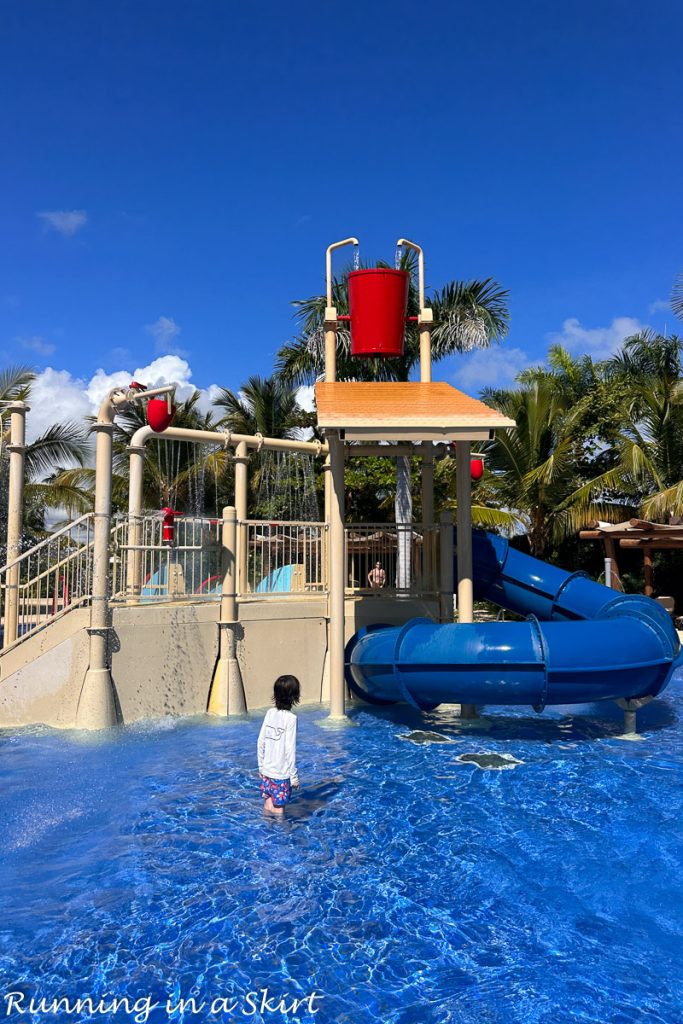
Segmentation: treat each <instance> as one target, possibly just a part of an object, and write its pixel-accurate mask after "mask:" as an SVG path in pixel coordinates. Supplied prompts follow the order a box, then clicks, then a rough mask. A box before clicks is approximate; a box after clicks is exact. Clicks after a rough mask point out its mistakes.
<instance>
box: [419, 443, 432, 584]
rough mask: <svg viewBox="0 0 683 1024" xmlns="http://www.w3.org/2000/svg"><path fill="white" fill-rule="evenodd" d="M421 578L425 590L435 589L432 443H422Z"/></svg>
mask: <svg viewBox="0 0 683 1024" xmlns="http://www.w3.org/2000/svg"><path fill="white" fill-rule="evenodd" d="M421 483H422V525H423V538H422V559H423V561H422V579H423V588H424V590H426V591H429V592H431V591H433V590H435V589H436V587H435V581H434V575H435V569H436V566H435V565H434V550H435V549H434V544H433V540H434V532H433V529H432V528H433V526H434V445H433V444H432V443H431V441H423V443H422V481H421Z"/></svg>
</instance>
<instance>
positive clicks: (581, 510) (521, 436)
mask: <svg viewBox="0 0 683 1024" xmlns="http://www.w3.org/2000/svg"><path fill="white" fill-rule="evenodd" d="M522 376H524V375H522ZM484 398H485V400H486V401H488V402H489V403H490V404H491V405H493V406H495V408H497V409H499V410H500V411H501V412H502V413H504V414H505V415H506V416H509V417H510V418H511V419H514V420H515V423H516V426H515V427H513V428H512V429H511V430H505V431H500V432H499V433H498V434H497V435H496V437H495V438H494V439H493V440H492V441H490V442H487V444H486V445H485V446H484V448H485V451H486V453H487V455H488V459H487V468H488V473H487V476H486V478H485V488H484V491H483V494H484V495H485V496H486V497H487V498H488V502H489V503H490V504H491V505H493V506H494V507H497V511H498V516H501V515H506V516H507V517H508V520H509V521H508V523H507V524H506V523H505V521H504V520H501V524H500V525H503V526H505V525H507V526H508V530H512V529H513V528H514V525H515V521H516V522H517V523H520V522H521V523H523V525H524V529H525V532H526V534H527V537H528V540H529V546H530V548H531V553H532V554H533V555H535V556H536V557H542V556H543V555H544V554H545V552H546V550H547V548H548V545H549V544H550V542H551V541H552V542H557V541H560V540H562V539H564V538H565V537H567V536H569V535H570V534H573V533H575V532H576V531H577V530H578V529H580V528H581V526H583V525H584V524H585V523H586V521H588V520H590V519H603V520H604V519H615V518H620V517H621V518H623V513H624V508H623V505H619V503H618V502H616V501H614V500H609V499H608V498H606V497H605V495H606V494H607V493H608V489H609V487H610V486H613V485H614V482H615V480H614V474H613V472H611V471H610V470H609V469H608V470H605V471H603V472H601V473H596V474H595V475H593V476H592V477H590V476H589V475H588V474H587V472H586V466H581V464H580V463H579V462H578V461H577V457H576V444H577V440H576V439H577V426H578V424H579V423H580V420H581V416H582V414H583V409H582V408H581V407H580V406H577V405H576V404H573V403H572V402H571V401H570V400H569V397H568V395H567V393H566V392H563V390H562V388H561V387H559V386H558V385H557V382H556V381H555V380H553V378H552V375H543V374H542V373H541V374H539V375H538V376H537V377H536V378H535V379H533V378H532V379H530V380H527V381H526V382H525V383H523V384H522V386H521V387H519V388H517V389H512V390H497V391H494V390H491V391H487V392H485V393H484ZM587 477H588V478H587Z"/></svg>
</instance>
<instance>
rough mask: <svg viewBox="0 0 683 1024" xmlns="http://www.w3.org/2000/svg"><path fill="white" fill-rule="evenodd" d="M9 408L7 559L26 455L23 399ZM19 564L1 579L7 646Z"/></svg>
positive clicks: (16, 548) (17, 524) (12, 634)
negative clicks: (3, 586)
mask: <svg viewBox="0 0 683 1024" xmlns="http://www.w3.org/2000/svg"><path fill="white" fill-rule="evenodd" d="M8 408H9V411H10V443H9V444H8V445H7V450H8V451H9V453H10V457H9V482H8V491H7V561H8V562H13V561H14V560H15V559H17V558H19V555H20V554H21V536H22V532H23V529H24V462H25V458H26V413H27V412H28V411H29V406H28V405H27V404H26V402H19V401H17V402H12V403H11V404H10V405H9V407H8ZM20 571H21V566H20V564H19V562H15V564H14V565H12V566H10V568H9V569H8V570H7V578H6V581H5V586H6V590H5V623H4V625H5V629H4V635H3V647H9V645H10V644H13V643H14V641H15V640H16V639H17V636H18V634H19V579H20Z"/></svg>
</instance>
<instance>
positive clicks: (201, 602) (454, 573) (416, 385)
mask: <svg viewBox="0 0 683 1024" xmlns="http://www.w3.org/2000/svg"><path fill="white" fill-rule="evenodd" d="M349 245H352V246H354V247H356V249H357V247H358V240H357V239H356V238H347V239H344V240H342V241H340V242H336V243H334V244H332V245H330V246H329V247H328V249H327V253H326V272H327V307H326V311H325V322H324V346H325V349H324V351H325V372H324V376H323V379H321V380H320V381H319V382H318V383H317V384H316V387H315V398H316V409H317V419H318V426H319V428H320V431H321V432H322V436H323V437H324V440H323V441H316V440H305V439H299V440H297V439H294V440H287V439H282V438H268V437H263V436H261V435H259V434H256V435H247V434H239V433H234V432H232V431H230V430H219V431H203V430H189V429H185V428H181V427H174V426H173V425H172V424H173V412H174V406H173V396H174V385H173V383H168V384H165V385H163V386H161V387H156V388H153V389H150V390H147V389H145V388H144V387H143V386H142V385H140V384H138V383H136V382H132V383H131V384H130V386H129V387H128V388H119V389H116V390H114V391H112V392H111V393H110V394H109V395H108V397H107V398H106V399H105V401H104V402H103V404H102V407H101V409H100V412H99V415H98V417H97V422H96V423H95V424H94V426H93V431H94V433H95V438H96V487H95V507H94V511H93V512H92V513H88V514H86V515H83V516H81V517H79V518H78V519H76V520H74V521H73V522H71V523H69V524H68V525H67V526H65V527H63V528H61V529H59V530H57V531H56V532H54V533H53V534H51V535H50V536H49V537H47V538H46V539H45V540H43V541H41V542H40V543H39V544H37V545H35V546H34V547H32V548H30V549H29V550H27V551H22V516H23V479H24V465H23V457H24V451H25V424H26V415H27V412H28V411H29V410H28V406H27V405H26V404H25V403H23V402H13V403H12V404H11V406H10V409H9V412H10V416H11V437H10V445H9V450H10V478H9V515H8V534H7V564H6V565H5V566H3V567H2V568H1V569H0V587H1V588H2V600H3V619H2V622H3V649H2V652H1V653H0V726H21V725H28V724H33V723H45V724H48V725H52V726H58V727H64V728H71V727H76V728H83V729H101V728H107V727H111V726H113V725H115V724H117V723H118V722H131V721H135V720H138V719H142V718H150V717H160V716H164V715H190V714H199V713H203V712H206V711H208V712H209V713H211V714H213V715H221V716H241V715H244V713H245V712H246V711H248V710H249V709H251V708H256V707H262V706H264V705H265V704H266V703H267V702H268V700H269V696H270V688H271V686H272V678H273V666H274V665H275V664H276V663H277V666H278V671H280V670H283V671H288V672H292V673H294V674H296V675H297V676H299V678H300V679H301V682H302V690H303V698H304V701H305V702H306V703H309V704H316V703H317V704H323V705H328V706H329V721H330V722H331V723H339V724H341V723H344V722H345V721H346V702H347V699H348V696H349V695H350V694H351V695H353V696H354V697H356V698H358V699H362V700H364V701H367V702H369V703H375V704H384V703H393V702H396V701H407V702H408V703H409V704H411V705H413V707H415V708H418V709H423V710H430V709H433V708H435V707H436V706H438V705H439V704H442V703H448V704H459V705H460V706H461V711H462V714H463V716H465V717H466V716H468V715H471V716H473V715H475V714H476V708H477V707H481V706H482V705H487V704H500V705H506V704H507V705H530V706H532V707H534V708H535V709H536V710H537V711H539V712H540V711H542V710H543V708H544V707H546V706H548V705H572V704H584V703H592V702H594V701H601V700H611V701H618V702H619V703H620V706H621V707H622V708H623V710H624V716H625V732H633V731H634V730H635V726H636V722H635V715H636V711H637V709H638V708H639V707H640V706H642V704H643V703H646V702H647V701H649V700H651V699H652V698H653V697H656V696H657V695H658V694H659V693H661V691H662V690H663V689H664V687H665V686H666V685H667V683H668V682H669V680H670V678H671V675H672V673H673V671H674V669H675V668H676V667H677V665H679V664H680V660H681V647H680V641H679V637H678V635H677V632H676V630H675V628H674V624H673V622H672V620H671V616H670V615H669V614H668V613H667V611H666V610H665V609H664V608H663V607H662V606H661V605H659V604H657V603H656V602H655V601H653V600H651V599H650V598H649V597H641V596H638V595H626V594H623V593H619V592H616V591H615V590H613V589H611V588H609V587H606V586H603V585H601V584H599V583H595V582H594V581H592V580H590V579H589V578H588V577H587V576H586V575H585V574H584V573H570V572H565V571H563V570H560V569H558V568H556V567H554V566H551V565H549V564H546V563H543V562H541V561H539V560H537V559H534V558H532V557H530V556H528V555H525V554H523V553H522V552H520V551H519V550H517V549H516V548H514V547H513V546H512V545H511V544H510V543H509V542H508V541H507V540H506V539H505V538H502V537H499V536H496V535H493V534H489V533H483V532H480V531H473V529H472V519H471V480H472V476H473V475H474V476H476V474H477V473H478V472H479V471H480V464H479V466H477V461H478V460H477V453H476V452H475V453H474V455H473V452H472V445H473V444H475V445H476V444H478V443H479V444H481V443H483V442H485V441H487V440H489V439H490V438H491V437H492V436H493V434H494V432H495V431H499V430H507V429H510V428H511V427H513V426H514V423H513V421H512V420H510V419H508V418H506V417H505V416H503V415H502V414H501V413H499V412H498V411H496V410H495V409H492V408H489V407H488V406H487V405H485V404H484V403H483V402H481V401H479V400H478V399H475V398H472V397H470V396H468V395H466V394H464V393H463V392H461V391H458V390H457V389H455V388H454V387H452V386H451V385H449V384H447V383H443V382H438V381H433V380H432V349H431V346H432V331H433V328H434V322H433V315H432V310H431V309H430V307H429V306H428V305H427V303H426V300H425V287H424V256H423V251H422V249H421V247H420V246H418V245H416V244H415V243H413V242H410V241H409V240H407V239H403V238H402V239H399V241H398V247H399V249H404V248H409V249H412V250H413V251H414V252H415V253H416V255H417V262H418V288H419V313H418V316H417V318H416V320H417V326H418V330H419V334H420V373H419V380H418V381H400V382H386V381H381V382H379V381H378V382H369V383H366V382H362V383H361V382H358V381H338V380H337V351H338V331H339V328H340V324H343V323H344V322H345V321H349V322H350V330H351V355H352V357H354V358H358V359H364V358H367V357H374V358H391V357H392V356H396V355H399V354H400V353H401V350H402V345H403V335H404V329H405V323H406V304H407V295H408V285H409V274H408V272H407V271H405V270H402V269H399V268H398V267H397V268H396V269H390V268H384V267H383V268H373V269H360V268H357V269H355V270H353V271H351V272H350V273H349V303H350V312H349V314H348V316H343V315H341V314H338V312H337V310H336V308H335V307H334V305H333V293H332V257H333V253H334V252H335V251H336V250H337V249H339V248H341V247H345V246H349ZM137 403H146V405H147V415H148V425H147V426H144V427H141V428H140V429H139V430H138V431H137V432H136V433H135V434H134V436H133V438H132V440H131V443H130V446H129V452H128V454H129V504H128V512H127V514H126V515H123V516H118V517H117V516H113V515H112V472H113V469H112V466H113V433H114V424H115V418H116V415H117V413H118V412H119V411H121V410H123V409H126V408H129V407H130V406H131V405H133V404H137ZM172 441H183V442H187V443H190V444H196V445H201V446H204V447H207V448H213V449H224V450H225V451H226V452H227V453H229V455H230V457H231V458H233V459H234V466H235V495H234V502H233V504H232V505H229V506H227V507H226V508H224V510H223V514H222V517H220V518H208V517H205V516H198V515H192V514H180V513H178V512H177V511H176V510H175V509H173V508H170V507H166V508H163V509H162V510H161V511H154V512H150V511H148V510H145V509H144V508H143V467H144V456H145V450H146V446H147V445H148V444H150V443H152V442H153V443H155V444H158V445H161V446H163V445H164V444H166V443H168V442H172ZM261 451H265V452H268V451H272V452H287V453H292V454H293V457H305V458H309V459H310V458H315V459H321V460H324V470H325V498H324V516H323V518H322V520H321V521H319V522H315V521H309V520H293V519H289V520H278V521H274V522H270V521H268V522H266V521H257V520H250V519H249V517H248V507H247V493H248V473H249V459H250V452H257V453H258V452H261ZM453 451H454V452H455V459H456V495H457V511H456V523H455V524H454V523H453V521H452V517H451V514H450V513H448V512H446V513H443V514H442V515H441V516H440V519H439V521H438V522H436V521H435V512H434V463H435V460H436V459H439V458H440V457H442V456H443V455H444V454H445V453H452V452H453ZM350 455H353V456H361V457H362V456H372V457H383V458H390V459H396V458H397V457H400V456H405V455H410V456H419V457H420V458H421V467H422V473H421V489H422V520H421V522H419V523H414V522H398V523H394V524H387V523H382V524H378V523H348V522H346V521H345V478H344V474H345V469H344V467H345V460H346V458H348V457H349V456H350ZM473 460H474V461H473ZM373 571H376V572H377V573H378V574H379V575H377V576H375V577H373V575H372V573H373ZM475 600H485V601H488V602H491V603H493V604H495V605H497V606H498V607H499V608H501V609H504V610H506V611H508V612H511V613H513V614H514V616H515V617H516V618H515V620H514V621H505V620H503V621H486V622H480V621H474V602H475Z"/></svg>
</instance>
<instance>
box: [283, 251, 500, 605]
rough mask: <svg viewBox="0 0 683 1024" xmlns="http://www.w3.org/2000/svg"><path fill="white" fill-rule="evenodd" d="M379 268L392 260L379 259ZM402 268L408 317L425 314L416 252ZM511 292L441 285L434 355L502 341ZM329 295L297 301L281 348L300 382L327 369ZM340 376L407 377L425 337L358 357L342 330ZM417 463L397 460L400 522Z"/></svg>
mask: <svg viewBox="0 0 683 1024" xmlns="http://www.w3.org/2000/svg"><path fill="white" fill-rule="evenodd" d="M376 266H377V267H387V266H388V264H386V263H383V262H381V261H380V262H378V263H377V264H376ZM399 267H400V269H402V270H408V271H409V272H410V274H411V279H410V287H409V291H408V309H407V315H408V316H409V317H410V316H416V315H417V314H418V313H419V308H418V307H419V295H418V291H417V288H416V286H415V281H414V276H415V270H416V259H415V254H414V252H412V251H405V252H404V253H403V254H402V257H401V261H400V264H399ZM348 272H349V271H348V269H347V270H346V271H345V272H344V273H343V274H342V276H341V277H340V278H335V279H334V281H333V283H332V301H333V305H335V306H336V308H337V312H338V313H340V314H347V313H348V311H349V298H348ZM508 296H509V293H508V291H507V290H505V289H503V288H501V287H500V285H499V284H497V282H495V281H494V280H493V279H492V278H486V279H485V280H483V281H468V282H462V281H452V282H449V283H447V284H446V285H444V287H442V288H441V289H435V290H434V291H433V292H432V295H431V297H430V298H428V299H426V300H425V301H426V302H427V305H429V306H431V308H432V310H433V316H434V325H435V326H434V329H433V331H432V358H433V359H434V360H436V361H438V360H440V359H444V358H445V357H446V356H448V355H453V354H455V353H459V352H469V351H471V350H472V349H474V348H485V347H487V346H488V345H491V344H492V343H493V342H495V341H500V340H501V339H502V338H503V337H505V335H506V334H507V331H508V325H509V319H510V317H509V310H508ZM326 305H327V299H326V296H324V295H314V296H312V297H311V298H308V299H303V300H297V301H295V302H294V307H295V309H296V313H295V318H296V320H297V321H298V325H299V334H298V335H297V337H296V338H295V339H294V341H293V342H288V343H287V344H285V345H283V346H282V348H281V349H280V351H279V353H278V357H277V362H276V369H277V372H278V374H279V375H280V376H281V377H282V378H283V379H284V380H286V381H288V382H291V383H295V384H312V383H313V382H314V381H315V380H316V379H317V378H318V377H319V376H320V374H321V373H322V371H323V368H324V326H323V325H324V318H325V307H326ZM337 342H338V350H337V378H338V379H339V380H367V381H392V380H395V381H407V380H409V379H410V377H411V374H412V373H413V371H414V370H415V368H416V366H417V365H418V363H419V359H420V337H419V331H418V328H417V326H416V325H415V324H414V323H408V324H406V330H405V336H404V347H403V355H402V356H401V357H400V358H397V359H356V358H353V357H352V356H351V344H350V334H349V332H348V331H347V330H345V329H339V330H338V331H337ZM410 474H411V466H410V459H409V458H408V457H407V456H403V457H400V458H397V460H396V496H395V520H396V523H397V524H404V525H405V524H409V523H410V522H411V521H412V496H411V482H410ZM408 557H409V551H408V547H407V545H405V551H404V552H403V555H402V557H401V558H399V559H398V570H397V571H398V574H399V577H400V578H399V580H398V581H397V582H398V585H399V586H403V585H405V584H406V581H407V577H409V575H410V567H409V565H408V563H407V559H408Z"/></svg>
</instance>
